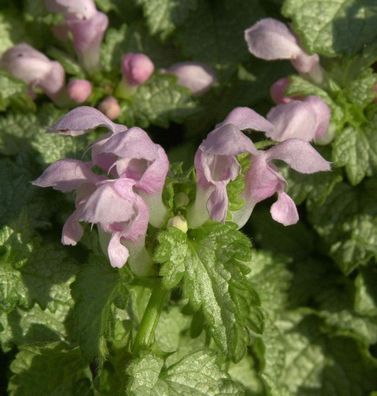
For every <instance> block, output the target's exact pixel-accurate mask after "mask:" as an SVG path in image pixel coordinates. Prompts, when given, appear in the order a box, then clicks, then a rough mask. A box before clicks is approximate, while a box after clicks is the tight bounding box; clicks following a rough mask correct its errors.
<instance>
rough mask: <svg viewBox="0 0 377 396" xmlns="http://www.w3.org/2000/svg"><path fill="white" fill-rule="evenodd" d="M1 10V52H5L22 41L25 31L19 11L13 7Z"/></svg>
mask: <svg viewBox="0 0 377 396" xmlns="http://www.w3.org/2000/svg"><path fill="white" fill-rule="evenodd" d="M0 11H1V12H0V37H1V40H0V53H3V52H4V51H6V50H7V49H8V48H10V47H12V46H13V45H15V44H18V43H19V42H20V41H22V39H24V35H25V31H24V25H23V21H22V18H21V21H20V15H19V11H17V10H14V9H13V8H12V7H9V9H8V10H7V11H5V10H0ZM20 22H21V23H20Z"/></svg>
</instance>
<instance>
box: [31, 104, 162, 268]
mask: <svg viewBox="0 0 377 396" xmlns="http://www.w3.org/2000/svg"><path fill="white" fill-rule="evenodd" d="M99 126H101V127H104V128H106V129H107V130H108V131H109V132H108V134H107V135H106V136H104V137H103V138H101V139H100V140H98V141H96V142H95V143H94V144H93V145H92V146H91V160H90V161H88V162H83V161H79V160H74V159H64V160H60V161H57V162H55V163H54V164H52V165H51V166H49V167H48V168H47V169H46V170H45V171H44V173H43V174H42V175H41V176H40V177H39V178H38V179H37V180H35V181H34V182H33V184H34V185H36V186H39V187H53V188H54V189H56V190H59V191H62V192H70V191H74V192H75V197H76V198H75V206H76V209H75V211H74V212H73V213H72V215H71V216H70V217H69V218H68V219H67V221H66V223H65V225H64V227H63V233H62V243H63V244H65V245H75V244H76V243H77V242H78V241H79V240H80V239H81V237H82V235H83V229H82V227H81V225H80V222H88V223H91V224H96V225H97V226H98V229H99V232H100V235H101V240H102V242H103V244H106V245H107V247H106V251H107V253H108V257H109V260H110V263H111V265H112V266H113V267H117V268H120V267H122V266H123V265H124V264H125V262H126V261H127V259H128V257H129V255H130V252H132V259H134V260H136V259H137V260H139V261H143V260H141V256H143V259H145V257H147V254H146V252H145V249H144V241H145V234H146V231H147V227H148V223H149V222H150V223H151V224H152V225H154V226H156V227H158V226H161V223H162V222H163V221H164V217H165V214H166V209H165V207H164V205H163V203H162V198H161V194H162V189H163V186H164V182H165V178H166V175H167V172H168V166H169V162H168V159H167V156H166V154H165V151H164V150H163V149H162V147H161V146H159V145H157V144H154V143H153V142H152V141H151V140H150V138H149V137H148V135H147V133H146V132H145V131H143V130H142V129H140V128H130V129H127V128H126V127H125V126H123V125H119V124H115V123H113V122H112V121H111V120H110V119H108V118H107V117H105V116H104V115H103V114H102V113H101V112H99V111H98V110H96V109H93V108H90V107H86V106H83V107H78V108H77V109H75V110H72V111H71V112H69V113H68V114H67V115H66V116H64V117H63V118H62V119H61V120H59V121H58V122H57V123H56V124H55V125H54V126H53V127H52V129H53V130H54V131H57V132H60V133H63V134H65V135H71V136H78V135H81V134H83V133H86V132H87V131H88V130H91V129H94V128H96V127H99ZM94 168H97V169H100V170H101V172H100V173H98V172H94ZM130 260H131V257H130ZM144 261H145V260H144ZM130 264H131V265H132V262H130ZM139 270H140V268H139Z"/></svg>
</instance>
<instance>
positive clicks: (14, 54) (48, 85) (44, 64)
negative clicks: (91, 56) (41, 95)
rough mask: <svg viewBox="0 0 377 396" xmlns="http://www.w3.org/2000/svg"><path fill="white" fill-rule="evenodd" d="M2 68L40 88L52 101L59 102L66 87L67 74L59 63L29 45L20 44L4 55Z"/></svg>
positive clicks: (32, 86)
mask: <svg viewBox="0 0 377 396" xmlns="http://www.w3.org/2000/svg"><path fill="white" fill-rule="evenodd" d="M0 66H1V67H2V68H4V69H5V70H7V71H8V72H9V73H10V74H11V75H12V76H14V77H16V78H19V79H20V80H22V81H24V82H26V83H27V84H29V86H30V88H40V89H42V90H43V91H44V92H45V94H46V95H47V96H49V97H50V98H51V99H52V100H54V101H58V99H59V94H60V93H61V91H62V89H63V87H64V80H65V73H64V69H63V67H62V65H61V64H60V63H59V62H55V61H51V60H50V59H48V58H47V57H46V56H45V55H43V54H42V53H41V52H39V51H37V50H36V49H34V48H33V47H31V46H30V45H28V44H25V43H22V44H18V45H16V46H14V47H12V48H10V49H8V50H7V51H5V53H4V54H3V55H2V57H1V59H0Z"/></svg>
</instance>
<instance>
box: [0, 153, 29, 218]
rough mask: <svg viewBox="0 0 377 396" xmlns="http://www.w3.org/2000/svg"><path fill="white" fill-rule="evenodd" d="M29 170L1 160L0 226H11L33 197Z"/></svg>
mask: <svg viewBox="0 0 377 396" xmlns="http://www.w3.org/2000/svg"><path fill="white" fill-rule="evenodd" d="M31 179H32V177H31V175H30V173H29V170H28V169H25V168H24V167H23V166H22V165H18V164H15V163H14V162H11V161H10V160H8V159H1V160H0V184H1V191H0V225H3V224H9V222H11V221H12V220H15V218H16V217H17V216H18V215H19V214H20V211H21V208H22V207H23V206H25V205H26V204H28V203H29V202H30V201H31V199H32V197H33V195H34V191H33V187H32V186H31V184H30V180H31Z"/></svg>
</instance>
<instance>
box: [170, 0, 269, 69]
mask: <svg viewBox="0 0 377 396" xmlns="http://www.w3.org/2000/svg"><path fill="white" fill-rule="evenodd" d="M263 16H264V11H263V9H262V8H261V6H260V3H259V2H258V1H257V0H250V1H248V2H247V3H245V2H244V1H242V0H233V1H231V2H229V1H226V0H217V1H215V2H213V1H209V0H202V1H200V2H199V3H198V8H197V9H196V10H195V12H192V13H190V15H189V17H188V18H187V19H186V21H185V23H184V25H182V26H181V27H180V29H178V31H177V38H178V41H179V43H180V44H181V46H182V50H183V52H184V53H185V55H186V56H188V57H190V58H192V59H194V60H195V61H198V62H204V63H208V64H210V65H212V66H215V65H227V64H233V65H234V64H237V63H239V62H240V61H242V60H244V59H247V58H248V57H249V56H250V54H249V53H248V51H247V47H246V44H245V41H244V30H245V29H246V28H248V27H250V26H251V25H252V24H253V23H254V22H256V21H257V20H258V19H260V18H262V17H263Z"/></svg>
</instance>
